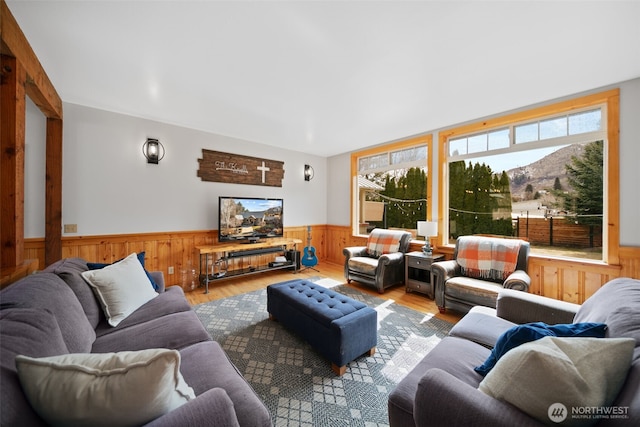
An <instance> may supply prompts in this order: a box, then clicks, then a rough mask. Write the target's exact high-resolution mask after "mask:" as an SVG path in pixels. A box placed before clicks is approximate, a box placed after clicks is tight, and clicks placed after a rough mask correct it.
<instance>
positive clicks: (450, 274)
mask: <svg viewBox="0 0 640 427" xmlns="http://www.w3.org/2000/svg"><path fill="white" fill-rule="evenodd" d="M528 262H529V242H525V241H524V240H519V239H503V238H497V237H485V236H460V237H458V239H457V240H456V247H455V250H454V252H453V259H452V260H449V261H441V262H436V263H433V264H432V265H431V272H432V274H433V277H434V287H435V300H436V305H437V306H438V309H439V310H440V312H441V313H444V312H445V311H446V310H447V309H451V310H455V311H459V312H462V313H466V312H468V311H469V310H470V309H471V308H472V307H473V306H475V305H482V306H486V307H491V308H495V307H496V299H497V297H498V292H499V291H500V290H501V289H515V290H518V291H524V292H528V291H529V285H530V284H531V278H530V277H529V275H528V274H527V264H528Z"/></svg>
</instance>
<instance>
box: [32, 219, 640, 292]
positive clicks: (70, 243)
mask: <svg viewBox="0 0 640 427" xmlns="http://www.w3.org/2000/svg"><path fill="white" fill-rule="evenodd" d="M284 234H285V237H287V238H295V239H300V240H302V242H303V244H302V245H301V247H300V248H298V250H299V251H301V252H303V249H304V247H305V246H307V227H306V226H299V227H287V228H285V233H284ZM311 238H312V240H311V245H312V246H313V247H314V248H315V249H316V256H317V257H318V259H319V261H320V262H321V263H322V262H330V263H334V264H338V265H342V264H343V263H344V255H343V253H342V249H343V248H344V247H346V246H364V245H365V244H366V241H367V240H366V237H362V236H354V235H352V233H351V228H350V227H349V226H338V225H313V226H311ZM216 241H217V231H216V230H203V231H180V232H168V233H167V232H165V233H144V234H119V235H107V236H78V237H68V236H67V237H63V239H62V256H63V257H64V258H66V257H80V258H83V259H86V260H88V261H92V262H107V263H109V262H113V261H116V260H118V259H120V258H123V257H125V256H127V255H129V254H130V253H132V252H141V251H145V252H146V261H145V263H146V267H147V269H149V270H160V271H162V272H164V275H165V279H166V281H167V284H168V285H172V284H177V283H178V281H179V274H178V272H179V271H180V270H181V269H183V268H187V267H188V266H189V265H192V266H193V268H196V269H197V268H198V259H197V255H196V250H195V247H196V246H200V245H211V244H215V242H216ZM421 246H422V244H421V243H412V244H411V250H420V247H421ZM436 252H438V253H444V254H445V255H446V256H447V257H448V258H450V257H451V256H452V254H453V248H452V247H441V248H438V247H436ZM619 257H620V265H607V264H604V263H599V262H591V261H580V260H575V259H574V260H569V259H561V258H552V257H544V256H536V255H535V254H532V255H531V256H530V258H529V269H528V272H529V275H530V276H531V290H530V291H531V293H534V294H538V295H544V296H547V297H551V298H555V299H559V300H563V301H570V302H574V303H578V304H580V303H582V302H584V300H585V299H587V298H588V297H589V296H591V295H592V294H593V293H594V292H595V291H596V290H597V289H598V288H599V287H600V286H602V285H603V284H605V283H606V282H608V281H609V280H611V279H614V278H616V277H633V278H640V248H638V247H621V248H620V250H619ZM24 258H25V259H36V260H38V264H37V268H38V269H42V268H44V267H45V261H44V239H25V257H24ZM169 267H173V268H174V272H175V274H173V275H169V274H168V271H169Z"/></svg>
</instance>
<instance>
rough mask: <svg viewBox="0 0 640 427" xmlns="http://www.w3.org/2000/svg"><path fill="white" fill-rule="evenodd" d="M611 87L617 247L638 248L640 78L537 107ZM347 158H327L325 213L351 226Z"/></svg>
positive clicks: (434, 184)
mask: <svg viewBox="0 0 640 427" xmlns="http://www.w3.org/2000/svg"><path fill="white" fill-rule="evenodd" d="M613 88H620V244H621V245H623V246H640V221H639V220H638V213H639V212H640V187H639V186H638V183H640V78H638V79H634V80H629V81H625V82H622V83H620V84H617V85H612V86H608V87H605V88H598V89H594V90H592V91H589V92H585V93H580V94H576V95H572V96H570V97H565V98H561V99H556V100H550V101H548V102H546V103H543V104H540V105H544V104H550V103H554V102H558V101H561V100H565V99H571V98H576V97H579V96H583V95H587V94H589V93H597V92H602V91H605V90H609V89H613ZM532 107H535V106H527V107H523V108H521V109H520V110H524V109H529V108H532ZM503 114H504V113H500V114H496V116H498V115H503ZM486 118H489V117H485V118H477V119H474V120H472V121H470V122H468V123H471V122H476V121H478V120H481V119H486ZM462 124H463V123H459V124H452V125H451V126H448V128H453V127H457V126H460V125H462ZM442 130H444V129H442ZM430 132H433V140H434V141H438V133H439V130H434V131H430ZM430 132H427V133H430ZM434 148H435V149H434V152H433V158H432V159H431V162H430V163H431V167H432V168H433V169H432V170H437V159H438V151H437V144H436V147H434ZM350 157H351V154H350V153H345V154H341V155H338V156H333V157H330V158H329V159H328V163H327V168H328V169H329V171H330V172H329V174H330V176H331V181H330V182H329V188H330V189H331V200H330V201H329V202H328V205H329V208H330V209H329V214H328V219H329V224H336V225H349V224H350V220H349V212H350V211H349V206H350V203H351V198H350V197H351V195H350V194H351V193H350V191H349V188H350V187H349V186H350V179H351V172H350V169H349V165H350ZM345 165H346V167H345ZM432 180H433V182H432V183H431V185H432V188H431V189H432V196H433V206H432V215H433V218H437V215H438V212H437V209H436V207H437V204H438V198H437V195H438V185H439V177H438V176H437V174H433V176H432Z"/></svg>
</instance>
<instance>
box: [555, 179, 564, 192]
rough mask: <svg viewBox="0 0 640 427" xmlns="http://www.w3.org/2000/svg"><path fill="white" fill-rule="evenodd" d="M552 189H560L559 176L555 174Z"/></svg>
mask: <svg viewBox="0 0 640 427" xmlns="http://www.w3.org/2000/svg"><path fill="white" fill-rule="evenodd" d="M553 189H554V191H562V184H561V183H560V178H558V177H557V176H556V179H555V181H553Z"/></svg>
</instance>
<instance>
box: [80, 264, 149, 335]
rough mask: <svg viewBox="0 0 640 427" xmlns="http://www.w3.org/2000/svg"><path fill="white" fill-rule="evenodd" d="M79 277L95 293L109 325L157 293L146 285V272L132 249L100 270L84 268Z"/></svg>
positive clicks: (116, 322) (115, 322)
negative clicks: (127, 254) (123, 256)
mask: <svg viewBox="0 0 640 427" xmlns="http://www.w3.org/2000/svg"><path fill="white" fill-rule="evenodd" d="M82 277H83V278H84V279H85V280H86V281H87V283H88V284H89V285H90V286H91V287H92V288H93V290H94V292H95V294H96V295H97V296H98V300H99V301H100V305H101V306H102V310H103V311H104V314H105V316H106V317H107V321H108V322H109V324H110V325H111V326H118V324H119V323H120V322H122V321H123V320H124V319H125V318H126V317H127V316H129V315H130V314H131V313H133V312H134V311H136V310H137V309H138V308H139V307H140V306H142V305H143V304H145V303H146V302H148V301H149V300H151V299H152V298H155V297H157V296H158V294H157V293H156V291H154V290H153V288H152V287H151V286H149V279H148V278H147V274H146V273H145V271H144V268H143V267H142V265H141V264H140V261H138V258H137V256H136V254H135V253H132V254H131V255H129V256H128V257H126V258H124V259H123V260H122V261H119V262H116V263H113V264H111V265H108V266H106V267H104V268H102V269H100V270H89V271H84V272H82Z"/></svg>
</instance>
